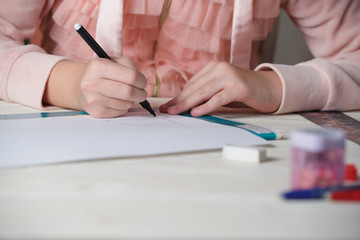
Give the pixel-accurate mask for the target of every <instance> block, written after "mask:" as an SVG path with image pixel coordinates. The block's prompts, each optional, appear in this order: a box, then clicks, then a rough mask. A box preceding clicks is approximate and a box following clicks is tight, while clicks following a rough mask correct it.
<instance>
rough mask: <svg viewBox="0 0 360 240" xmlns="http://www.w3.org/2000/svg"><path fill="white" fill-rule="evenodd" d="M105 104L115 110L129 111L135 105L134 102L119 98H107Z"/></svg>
mask: <svg viewBox="0 0 360 240" xmlns="http://www.w3.org/2000/svg"><path fill="white" fill-rule="evenodd" d="M103 105H104V107H107V108H111V109H113V110H118V111H128V110H129V109H130V108H132V107H133V105H134V102H132V101H126V100H122V99H117V98H106V99H105V101H104V103H103Z"/></svg>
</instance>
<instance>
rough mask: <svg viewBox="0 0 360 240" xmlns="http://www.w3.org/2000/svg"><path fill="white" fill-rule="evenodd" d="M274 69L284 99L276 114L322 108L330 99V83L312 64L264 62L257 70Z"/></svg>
mask: <svg viewBox="0 0 360 240" xmlns="http://www.w3.org/2000/svg"><path fill="white" fill-rule="evenodd" d="M268 70H273V71H274V72H276V73H277V74H278V76H279V77H280V80H281V82H282V89H283V91H282V101H281V104H280V107H279V109H278V110H277V111H276V112H274V113H275V114H281V113H289V112H301V111H309V110H318V109H322V108H323V107H324V106H325V104H326V102H327V99H328V84H327V82H326V80H325V79H324V78H323V77H321V73H320V72H319V71H317V70H316V69H315V68H314V67H312V66H304V65H295V66H289V65H282V64H270V63H263V64H260V65H259V66H257V67H256V69H255V71H268Z"/></svg>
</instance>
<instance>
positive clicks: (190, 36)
mask: <svg viewBox="0 0 360 240" xmlns="http://www.w3.org/2000/svg"><path fill="white" fill-rule="evenodd" d="M232 6H233V0H223V1H209V0H197V1H181V0H177V1H172V4H171V7H170V10H169V13H168V17H167V19H166V21H165V24H164V25H163V28H162V29H161V31H159V16H160V14H161V10H162V2H161V4H155V6H154V1H151V0H136V1H126V2H125V6H124V26H123V53H124V55H125V56H128V57H130V58H132V59H133V60H134V61H135V63H136V65H137V67H138V69H139V70H140V71H141V72H143V73H144V74H145V76H146V77H147V79H148V85H147V88H146V89H147V92H148V93H149V95H150V96H151V95H152V93H153V87H154V84H155V70H156V72H157V74H158V76H159V78H160V82H161V83H160V94H159V96H161V97H174V96H176V95H177V94H178V93H180V91H181V89H182V87H183V85H184V84H185V83H186V82H187V81H188V80H189V79H190V78H191V76H192V75H194V74H195V73H196V72H197V71H199V70H200V69H201V68H202V67H204V66H205V65H206V64H207V63H208V62H209V61H211V60H223V61H226V60H229V54H230V38H231V23H232ZM156 40H157V41H158V44H157V49H156V55H155V59H152V48H153V44H154V41H156Z"/></svg>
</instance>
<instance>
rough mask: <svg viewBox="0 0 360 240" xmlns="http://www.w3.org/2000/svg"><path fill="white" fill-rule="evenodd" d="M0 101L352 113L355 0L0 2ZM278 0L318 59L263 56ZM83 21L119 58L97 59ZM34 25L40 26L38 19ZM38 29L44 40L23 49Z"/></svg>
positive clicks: (356, 78) (108, 110)
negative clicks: (266, 59) (154, 99)
mask: <svg viewBox="0 0 360 240" xmlns="http://www.w3.org/2000/svg"><path fill="white" fill-rule="evenodd" d="M0 6H1V7H0V26H1V27H0V98H1V99H4V100H6V101H13V102H18V103H21V104H24V105H28V106H32V107H36V108H43V107H44V106H46V105H54V106H59V107H65V108H71V109H83V110H84V111H86V112H88V113H89V114H90V115H92V116H94V117H117V116H121V115H123V114H125V113H126V112H127V111H128V109H129V108H131V107H132V105H133V103H134V102H141V101H143V100H145V98H146V97H147V96H160V97H174V98H173V99H172V100H170V101H169V102H168V103H166V104H164V105H162V106H161V107H160V111H162V112H168V113H169V114H178V113H181V112H183V111H186V110H189V109H192V111H191V114H192V115H194V116H199V115H204V114H207V113H209V112H211V111H213V110H215V109H216V108H218V107H220V106H223V105H227V104H229V103H241V104H243V105H247V106H249V107H251V108H254V109H256V110H258V111H261V112H268V113H286V112H294V111H306V110H342V111H345V110H353V109H360V34H359V33H360V24H359V22H360V2H359V1H356V0H354V1H352V0H342V1H337V0H317V1H313V0H302V1H295V0H282V1H281V0H197V1H186V0H173V1H170V0H165V1H161V0H159V1H154V0H114V1H110V0H102V1H100V0H49V1H45V0H37V1H33V0H13V1H6V0H0ZM280 7H282V8H283V9H284V10H285V11H286V12H287V13H288V14H289V15H290V17H291V18H292V20H293V21H294V22H295V24H296V25H297V26H298V27H299V28H300V29H301V31H302V32H303V34H304V36H305V39H306V41H307V43H308V45H309V47H310V49H311V51H312V53H313V55H314V56H315V57H316V58H315V59H313V60H311V61H308V62H304V63H300V64H297V65H295V66H288V65H277V64H270V63H261V62H262V61H261V59H260V57H259V53H258V51H259V47H260V43H261V41H262V40H264V39H266V37H267V35H268V33H269V32H270V31H271V29H272V26H273V24H274V22H275V21H276V18H277V17H278V15H279V9H280ZM77 22H78V23H80V24H82V25H83V26H84V27H85V28H86V29H87V30H88V31H89V32H90V34H91V35H93V36H95V38H96V40H97V41H98V42H99V44H100V45H101V46H102V47H103V48H104V50H105V51H106V52H107V53H108V54H109V55H110V56H112V58H113V59H115V61H116V62H112V61H110V60H107V59H98V58H95V56H94V53H93V52H92V51H91V49H90V48H89V47H88V46H87V45H86V43H85V42H84V41H83V40H82V39H81V38H80V37H79V36H78V34H77V33H76V32H75V30H74V29H73V25H74V24H75V23H77ZM38 23H39V25H38ZM37 26H39V29H40V30H41V33H42V35H43V37H42V42H41V44H40V46H36V45H32V44H29V45H24V44H23V43H24V41H26V40H27V39H29V38H31V37H32V36H33V35H34V33H35V31H36V28H37Z"/></svg>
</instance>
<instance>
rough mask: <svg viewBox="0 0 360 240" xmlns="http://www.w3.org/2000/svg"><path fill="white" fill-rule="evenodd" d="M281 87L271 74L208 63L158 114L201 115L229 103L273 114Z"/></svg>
mask: <svg viewBox="0 0 360 240" xmlns="http://www.w3.org/2000/svg"><path fill="white" fill-rule="evenodd" d="M281 98H282V84H281V81H280V79H279V77H278V76H277V74H276V73H275V72H273V71H251V70H245V69H241V68H238V67H236V66H234V65H231V64H229V63H227V62H211V63H209V64H208V65H207V66H205V67H204V68H203V69H201V70H200V71H199V72H198V73H197V74H195V75H194V76H193V77H192V78H191V79H190V81H189V82H188V83H187V84H186V85H185V87H184V89H183V91H182V92H181V93H180V94H179V95H178V96H177V97H175V98H174V99H172V100H170V101H169V102H167V103H165V104H163V105H161V106H160V111H161V112H167V113H169V114H179V113H182V112H184V111H187V110H189V109H192V110H191V115H193V116H201V115H205V114H207V113H210V112H212V111H214V110H216V109H217V108H219V107H221V106H224V105H226V104H229V103H234V102H239V103H243V104H246V105H247V106H249V107H251V108H254V109H256V110H258V111H261V112H274V111H276V110H277V109H278V108H279V106H280V103H281Z"/></svg>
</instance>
